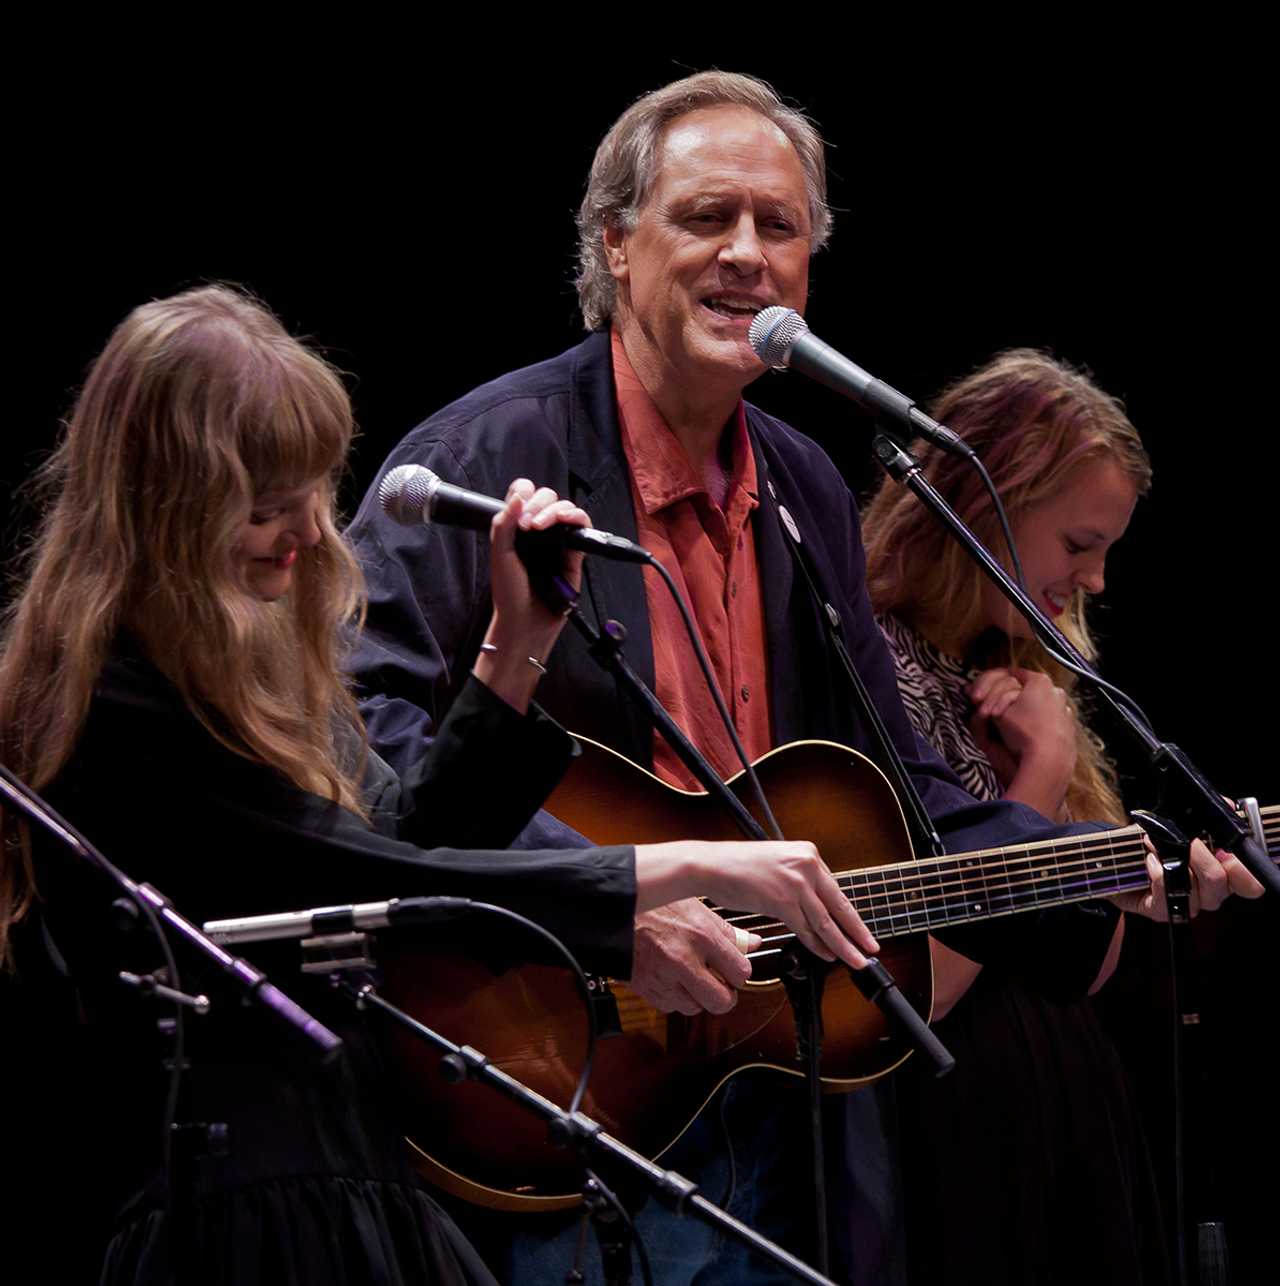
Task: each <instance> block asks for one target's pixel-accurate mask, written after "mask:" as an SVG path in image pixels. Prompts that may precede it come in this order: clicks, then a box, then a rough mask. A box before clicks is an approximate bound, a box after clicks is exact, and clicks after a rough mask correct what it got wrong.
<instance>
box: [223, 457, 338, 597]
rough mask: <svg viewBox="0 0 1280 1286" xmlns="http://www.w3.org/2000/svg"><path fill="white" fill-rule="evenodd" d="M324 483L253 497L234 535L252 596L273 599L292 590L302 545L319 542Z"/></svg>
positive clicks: (303, 546) (238, 555)
mask: <svg viewBox="0 0 1280 1286" xmlns="http://www.w3.org/2000/svg"><path fill="white" fill-rule="evenodd" d="M323 503H324V491H323V484H322V483H320V482H313V483H310V484H309V485H308V486H305V487H299V488H297V489H296V490H294V491H269V492H264V493H263V494H262V495H260V496H257V497H255V498H254V502H253V508H252V510H251V511H250V513H249V517H248V518H247V519H246V520H245V522H244V524H243V526H242V527H241V529H240V536H239V539H238V540H237V541H236V551H235V558H236V564H237V566H238V567H239V568H240V569H241V573H242V575H243V578H244V584H245V587H246V588H247V589H248V591H249V593H251V594H252V595H253V596H254V598H257V599H261V600H262V601H263V602H264V603H272V602H274V601H275V600H276V599H278V598H282V597H283V596H284V595H285V594H287V593H288V592H289V587H290V585H291V584H292V582H293V568H294V565H295V564H296V563H297V561H298V554H299V551H301V550H303V549H309V548H311V546H313V545H317V544H319V543H320V539H321V533H320V522H319V516H320V506H321V504H323Z"/></svg>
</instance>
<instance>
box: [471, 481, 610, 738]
mask: <svg viewBox="0 0 1280 1286" xmlns="http://www.w3.org/2000/svg"><path fill="white" fill-rule="evenodd" d="M559 526H563V527H565V528H566V529H568V528H578V529H582V528H589V527H590V526H591V519H590V518H589V517H588V516H587V514H586V513H585V512H584V511H583V510H582V509H579V508H578V506H577V505H575V504H574V503H573V502H572V501H570V500H561V499H560V497H559V496H557V495H556V493H555V492H554V491H552V490H551V488H550V487H537V488H535V487H534V485H533V483H532V482H530V481H529V479H528V478H517V479H516V480H515V481H514V482H513V483H512V484H511V486H510V487H508V488H507V499H506V503H505V505H503V507H502V508H501V509H500V510H499V511H498V513H496V514H495V515H494V517H493V519H492V521H491V523H490V527H489V591H490V595H491V597H492V599H493V615H492V616H491V617H490V618H489V628H488V629H487V630H486V631H485V636H484V642H483V643H482V644H481V645H480V655H479V656H478V657H476V663H475V665H474V666H473V667H472V673H473V674H474V675H475V676H476V678H477V679H479V680H480V681H481V682H482V683H484V684H485V685H486V686H488V687H489V688H491V689H492V690H493V691H494V692H496V693H497V694H498V695H499V696H500V697H502V699H503V700H504V701H506V702H507V704H508V705H510V706H513V707H514V708H515V709H517V710H519V711H520V712H521V713H522V714H523V713H524V711H525V710H527V709H528V706H529V701H530V700H531V698H532V697H533V691H534V688H536V687H537V684H538V680H539V679H540V678H541V677H542V675H543V674H544V673H545V671H546V666H545V664H544V663H545V661H546V659H547V657H548V656H550V654H551V649H552V648H553V647H554V646H555V643H556V640H557V639H558V638H559V637H560V631H561V630H562V629H563V628H564V621H565V611H564V609H563V608H560V609H557V608H556V607H553V606H552V605H550V604H549V603H548V602H547V598H548V597H550V596H549V595H543V594H539V593H537V592H536V591H535V589H534V587H533V585H532V584H531V582H530V575H529V572H528V571H527V570H526V568H525V565H524V563H523V562H522V561H521V557H520V555H519V554H518V553H517V551H516V540H517V537H518V536H520V535H524V534H525V533H537V532H552V531H554V530H555V529H556V528H557V527H559ZM560 557H561V560H562V561H561V566H560V568H559V570H558V572H557V573H556V576H557V583H558V584H560V585H563V586H565V587H566V588H567V589H568V590H569V591H571V593H572V595H573V598H576V597H577V593H578V589H579V587H580V586H581V584H582V557H583V556H582V554H581V552H579V551H577V550H575V549H574V548H573V547H572V546H570V545H569V544H568V542H567V541H565V543H564V548H563V551H562V553H561V555H560ZM564 597H565V598H566V599H568V598H569V596H568V594H565V595H564ZM569 601H570V602H572V599H569Z"/></svg>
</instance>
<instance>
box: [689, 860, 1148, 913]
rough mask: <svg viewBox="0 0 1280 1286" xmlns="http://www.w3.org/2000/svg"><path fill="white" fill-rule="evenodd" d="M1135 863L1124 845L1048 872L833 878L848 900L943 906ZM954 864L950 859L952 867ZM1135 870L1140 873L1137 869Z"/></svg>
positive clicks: (1023, 869)
mask: <svg viewBox="0 0 1280 1286" xmlns="http://www.w3.org/2000/svg"><path fill="white" fill-rule="evenodd" d="M1099 854H1101V856H1102V860H1100V858H1099ZM1139 859H1140V860H1141V864H1142V866H1141V869H1143V870H1145V863H1146V849H1145V847H1136V848H1135V847H1132V846H1124V847H1111V848H1110V849H1109V850H1096V851H1095V852H1091V853H1089V854H1087V855H1084V856H1079V857H1076V858H1073V859H1071V860H1068V861H1059V862H1057V863H1055V864H1054V865H1053V866H1052V867H1050V868H1048V869H1046V868H1045V866H1044V865H1043V864H1042V863H1041V864H1036V863H1035V860H1034V859H1027V858H1017V859H1012V860H1009V861H1006V862H1005V863H1003V864H1002V865H1001V866H1000V867H997V864H995V863H989V864H984V865H983V866H981V867H974V866H970V867H963V866H960V865H952V866H951V868H950V869H946V860H945V859H943V862H942V864H936V865H929V866H925V865H924V864H921V865H920V869H919V870H917V869H916V868H915V867H914V866H912V867H908V868H907V869H905V870H904V869H903V868H902V867H901V866H892V867H883V868H870V869H868V870H866V871H841V872H839V873H838V874H837V875H836V877H835V878H836V883H837V885H838V886H839V887H840V890H841V892H843V893H844V894H845V896H846V897H849V898H850V899H851V900H852V898H853V896H854V895H855V894H862V895H864V896H865V900H867V901H869V902H871V903H873V904H874V903H877V902H880V901H886V900H889V901H891V900H892V899H893V896H894V895H895V894H897V895H898V896H899V897H902V896H905V895H912V896H916V897H917V903H918V900H919V898H918V895H920V894H921V893H923V892H925V891H927V892H928V893H929V894H931V895H933V897H934V900H944V901H945V900H950V899H951V898H952V897H953V896H956V895H959V894H960V893H961V891H963V892H964V894H965V895H966V896H967V893H968V891H969V890H971V889H975V888H979V887H981V888H984V889H985V888H988V887H990V885H991V884H992V883H993V882H994V883H995V884H996V885H998V886H1000V889H1001V892H1002V895H1003V894H1004V893H1011V892H1015V891H1018V890H1022V889H1026V888H1033V887H1036V886H1037V885H1043V884H1044V883H1045V882H1046V881H1048V880H1052V879H1061V878H1066V879H1073V878H1074V877H1075V876H1076V875H1077V874H1083V875H1084V876H1085V877H1086V880H1088V879H1089V878H1095V879H1097V880H1098V881H1100V882H1101V881H1105V880H1106V879H1107V878H1108V877H1110V876H1112V875H1113V874H1115V873H1116V872H1117V871H1118V870H1119V869H1120V868H1119V866H1118V865H1117V864H1118V863H1131V864H1132V863H1134V862H1136V861H1138V860H1139ZM955 860H956V859H952V862H953V863H954V862H955ZM1134 869H1138V868H1137V867H1136V866H1135V867H1134ZM882 872H883V873H882ZM877 877H878V878H877ZM712 909H713V910H716V911H718V912H723V911H725V910H726V908H722V907H713V908H712Z"/></svg>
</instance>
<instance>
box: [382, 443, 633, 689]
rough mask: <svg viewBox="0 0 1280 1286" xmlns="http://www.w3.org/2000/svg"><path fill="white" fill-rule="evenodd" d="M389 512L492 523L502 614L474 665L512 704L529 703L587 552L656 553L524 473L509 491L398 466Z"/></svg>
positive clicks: (479, 527)
mask: <svg viewBox="0 0 1280 1286" xmlns="http://www.w3.org/2000/svg"><path fill="white" fill-rule="evenodd" d="M378 502H379V504H380V505H381V506H382V510H383V512H384V513H385V514H386V515H387V516H388V517H389V518H391V519H393V520H394V521H395V522H398V523H401V524H402V525H404V526H416V525H418V524H419V523H429V522H437V523H444V524H446V525H448V526H459V527H468V528H471V529H472V530H474V531H488V532H489V533H490V578H491V587H492V597H493V609H494V612H493V617H492V618H491V620H490V622H489V628H488V631H487V632H486V634H485V641H484V643H483V644H482V645H481V652H480V655H479V657H478V658H477V660H476V664H475V667H474V670H473V673H474V674H475V675H476V677H477V678H478V679H480V680H481V682H483V683H485V684H486V685H487V686H488V687H490V688H492V689H493V691H494V692H496V693H497V694H498V695H499V696H500V697H502V698H503V700H504V701H506V702H507V703H508V704H509V705H511V706H514V707H515V708H516V709H517V710H520V711H521V712H523V711H524V710H526V709H527V708H528V704H529V700H530V698H531V697H532V695H533V690H534V688H535V687H536V686H537V682H538V679H539V678H540V677H541V676H542V674H543V673H545V665H544V663H545V661H546V658H547V657H548V655H550V652H551V649H552V647H553V646H554V645H555V641H556V639H557V638H558V637H559V635H560V630H561V629H562V628H563V626H564V617H565V608H566V605H567V604H571V603H572V602H573V600H574V598H576V596H577V591H578V588H579V586H580V585H581V583H582V555H583V553H593V554H599V555H602V556H604V557H606V558H615V559H621V560H622V561H624V562H635V563H646V562H649V561H650V560H651V555H650V554H649V553H648V551H647V550H645V549H642V548H641V547H640V546H639V545H637V544H635V543H634V542H633V541H630V540H627V539H625V538H624V537H622V536H611V535H610V534H609V533H608V532H604V531H597V530H596V529H595V528H593V527H592V526H591V519H590V518H589V517H588V516H587V514H586V513H585V512H584V511H583V510H582V509H580V508H579V507H578V506H577V505H575V504H574V503H573V502H572V501H569V500H562V499H561V498H560V497H559V496H557V495H556V493H555V492H554V491H552V490H551V489H550V488H549V487H535V486H534V485H533V483H532V482H530V481H529V479H527V478H517V479H516V480H515V481H514V482H513V483H512V484H511V486H510V487H509V488H508V490H507V497H506V500H505V501H503V500H496V499H494V498H493V497H492V496H484V495H481V494H479V493H478V492H475V491H468V490H466V489H465V488H463V487H457V486H454V485H453V484H452V483H448V482H445V481H444V480H443V479H442V478H440V477H439V476H438V475H437V474H435V473H433V472H432V471H431V470H430V469H424V468H423V467H422V466H421V465H416V464H402V465H399V466H397V467H396V468H394V469H392V470H391V471H390V472H389V473H388V474H387V475H386V477H385V478H383V480H382V483H381V485H380V486H379V487H378Z"/></svg>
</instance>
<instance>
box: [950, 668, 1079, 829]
mask: <svg viewBox="0 0 1280 1286" xmlns="http://www.w3.org/2000/svg"><path fill="white" fill-rule="evenodd" d="M969 699H970V700H971V701H972V702H973V704H974V712H973V716H972V718H971V719H970V724H969V726H970V730H971V731H972V733H973V739H974V741H975V742H976V743H977V746H978V749H979V750H981V751H982V753H983V754H984V755H986V757H987V758H988V759H989V760H990V761H991V766H992V767H993V768H994V769H995V771H996V776H997V777H998V778H999V779H1000V784H1001V785H1002V786H1004V788H1005V790H1004V797H1005V798H1006V799H1016V800H1019V801H1020V802H1021V803H1024V804H1030V805H1031V806H1032V807H1033V808H1036V809H1039V811H1040V812H1042V813H1044V814H1045V815H1046V816H1047V817H1056V816H1058V814H1059V813H1060V812H1061V810H1062V805H1063V800H1064V799H1065V798H1066V793H1067V787H1068V785H1069V784H1070V782H1071V774H1072V773H1073V772H1074V771H1075V766H1076V736H1077V733H1076V719H1075V712H1074V711H1073V709H1072V707H1071V701H1070V699H1069V698H1068V696H1067V694H1066V693H1065V692H1064V691H1063V690H1062V689H1061V688H1059V687H1055V686H1054V684H1053V681H1052V680H1051V679H1050V678H1049V676H1048V675H1047V674H1041V673H1040V672H1039V671H1038V670H1024V669H1022V668H1020V667H1018V666H1007V667H1004V666H1002V667H998V668H996V669H992V670H984V671H983V672H982V673H981V674H980V675H978V677H977V678H976V679H975V680H974V681H973V682H972V683H971V684H970V685H969Z"/></svg>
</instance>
